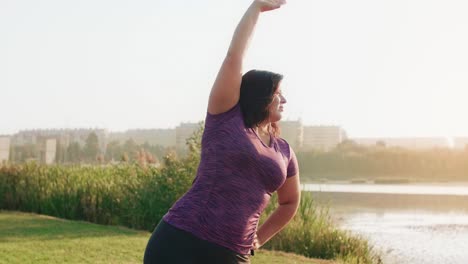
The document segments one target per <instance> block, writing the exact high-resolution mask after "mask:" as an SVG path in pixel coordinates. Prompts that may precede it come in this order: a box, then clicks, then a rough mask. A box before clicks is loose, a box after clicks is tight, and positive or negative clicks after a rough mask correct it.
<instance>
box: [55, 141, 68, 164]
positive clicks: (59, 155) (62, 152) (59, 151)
mask: <svg viewBox="0 0 468 264" xmlns="http://www.w3.org/2000/svg"><path fill="white" fill-rule="evenodd" d="M55 153H56V154H55V162H56V163H58V164H59V163H64V162H65V159H66V155H67V148H66V147H65V146H64V144H63V142H62V141H61V140H57V145H56V151H55Z"/></svg>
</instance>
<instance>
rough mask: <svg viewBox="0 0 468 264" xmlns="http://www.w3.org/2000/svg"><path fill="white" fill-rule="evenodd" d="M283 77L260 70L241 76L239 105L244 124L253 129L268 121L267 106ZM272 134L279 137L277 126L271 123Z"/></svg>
mask: <svg viewBox="0 0 468 264" xmlns="http://www.w3.org/2000/svg"><path fill="white" fill-rule="evenodd" d="M282 79H283V75H281V74H278V73H274V72H270V71H261V70H251V71H248V72H247V73H245V74H244V75H243V76H242V83H241V87H240V99H239V104H240V107H241V111H242V116H243V118H244V124H245V126H246V127H248V128H253V127H255V126H257V125H259V124H260V123H262V122H263V121H265V120H267V119H268V115H269V112H268V106H269V105H270V104H271V102H272V101H273V97H274V93H275V92H276V89H277V88H278V84H279V82H280V81H281V80H282ZM271 126H272V128H273V131H271V132H273V134H274V135H275V136H279V133H280V131H279V126H278V124H277V123H276V122H272V123H271Z"/></svg>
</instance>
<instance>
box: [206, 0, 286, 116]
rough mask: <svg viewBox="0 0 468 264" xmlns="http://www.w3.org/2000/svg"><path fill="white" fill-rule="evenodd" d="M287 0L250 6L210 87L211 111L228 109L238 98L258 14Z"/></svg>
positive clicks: (269, 0)
mask: <svg viewBox="0 0 468 264" xmlns="http://www.w3.org/2000/svg"><path fill="white" fill-rule="evenodd" d="M285 3H286V2H285V1H284V0H255V1H254V2H253V3H252V4H251V5H250V6H249V8H248V9H247V11H246V12H245V14H244V16H243V17H242V19H241V21H240V22H239V24H238V25H237V28H236V30H235V32H234V36H233V37H232V40H231V44H230V46H229V50H228V52H227V54H226V58H224V61H223V64H222V65H221V68H220V70H219V72H218V75H217V77H216V80H215V82H214V84H213V87H212V88H211V93H210V98H209V101H208V112H209V113H210V114H219V113H223V112H226V111H227V110H229V109H230V108H232V107H233V106H234V105H235V104H236V103H237V102H238V101H239V93H240V84H241V81H242V63H243V61H244V55H245V52H246V50H247V46H248V44H249V41H250V38H251V36H252V33H253V31H254V28H255V25H256V24H257V20H258V17H259V14H260V13H261V12H264V11H270V10H274V9H277V8H279V7H281V5H283V4H285Z"/></svg>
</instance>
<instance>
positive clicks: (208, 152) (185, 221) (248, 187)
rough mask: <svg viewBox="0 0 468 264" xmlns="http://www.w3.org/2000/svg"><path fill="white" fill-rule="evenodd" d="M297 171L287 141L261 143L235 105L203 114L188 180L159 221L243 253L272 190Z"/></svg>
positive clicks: (252, 236)
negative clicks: (195, 160) (198, 147)
mask: <svg viewBox="0 0 468 264" xmlns="http://www.w3.org/2000/svg"><path fill="white" fill-rule="evenodd" d="M297 173H298V165H297V160H296V156H295V154H294V152H293V150H292V149H291V148H290V147H289V145H288V143H287V142H286V141H285V140H284V139H281V138H276V137H271V140H270V146H267V145H265V144H264V143H263V142H262V141H261V140H260V138H259V137H258V135H257V134H256V133H255V131H253V130H252V129H250V128H246V127H245V125H244V121H243V118H242V113H241V109H240V105H239V103H238V104H236V105H235V106H234V107H233V108H232V109H230V110H229V111H227V112H224V113H221V114H217V115H212V114H210V113H207V115H206V120H205V130H204V133H203V137H202V149H201V160H200V166H199V167H198V171H197V175H196V178H195V180H194V183H193V185H192V187H191V188H190V190H188V191H187V193H185V194H184V195H183V196H182V197H181V198H180V199H179V200H178V201H177V202H176V203H175V204H174V205H173V206H172V208H171V209H169V211H168V212H167V214H166V215H164V217H163V219H164V221H166V222H167V223H169V224H171V225H173V226H175V227H177V228H179V229H182V230H185V231H187V232H190V233H192V234H193V235H195V236H197V237H198V238H201V239H204V240H207V241H209V242H212V243H215V244H218V245H220V246H223V247H226V248H229V249H231V250H233V251H235V252H237V253H239V254H248V253H249V251H250V249H251V248H252V243H253V238H254V235H255V232H256V230H257V225H258V221H259V218H260V214H261V213H262V212H263V210H264V209H265V207H266V206H267V204H268V201H269V200H270V197H271V195H272V193H273V192H275V191H276V190H277V189H278V188H279V187H281V185H283V183H284V182H285V180H286V177H291V176H294V175H296V174H297Z"/></svg>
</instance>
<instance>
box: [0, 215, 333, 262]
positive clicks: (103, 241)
mask: <svg viewBox="0 0 468 264" xmlns="http://www.w3.org/2000/svg"><path fill="white" fill-rule="evenodd" d="M149 236H150V233H148V232H142V231H135V230H132V229H127V228H121V227H115V226H103V225H96V224H92V223H88V222H81V221H70V220H63V219H59V218H54V217H49V216H43V215H36V214H28V213H20V212H8V211H0V263H8V264H13V263H22V264H23V263H24V264H25V263H142V260H143V252H144V249H145V246H146V242H147V241H148V239H149ZM251 259H252V263H253V264H263V263H264V264H266V263H268V264H270V263H278V264H279V263H281V264H284V263H291V264H293V263H297V264H302V263H304V264H306V263H307V264H310V263H315V264H318V263H320V264H325V263H327V264H328V263H333V262H330V261H322V260H313V259H308V258H305V257H302V256H298V255H294V254H288V253H282V252H274V251H266V250H260V251H258V252H256V254H255V256H254V257H252V258H251Z"/></svg>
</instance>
